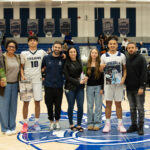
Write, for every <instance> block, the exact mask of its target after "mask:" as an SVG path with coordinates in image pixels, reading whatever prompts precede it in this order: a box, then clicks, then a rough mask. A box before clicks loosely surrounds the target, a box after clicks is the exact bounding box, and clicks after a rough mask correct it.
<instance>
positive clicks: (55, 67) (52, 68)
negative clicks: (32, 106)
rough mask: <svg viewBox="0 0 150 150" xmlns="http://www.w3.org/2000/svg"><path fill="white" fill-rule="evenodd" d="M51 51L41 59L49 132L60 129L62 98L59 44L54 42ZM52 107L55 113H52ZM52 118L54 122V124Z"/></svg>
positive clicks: (62, 60) (61, 68)
mask: <svg viewBox="0 0 150 150" xmlns="http://www.w3.org/2000/svg"><path fill="white" fill-rule="evenodd" d="M52 49H53V51H52V52H51V53H50V54H49V55H47V56H45V57H44V58H43V62H42V70H43V71H44V70H45V77H44V78H45V80H44V86H45V104H46V106H47V111H48V119H49V120H50V130H53V129H57V130H58V129H60V124H59V119H60V113H61V103H62V96H63V65H64V59H63V58H64V57H62V54H61V51H62V44H61V42H59V41H56V42H54V44H53V47H52ZM63 55H64V54H63ZM53 106H54V111H55V113H53ZM54 118H55V120H56V122H54Z"/></svg>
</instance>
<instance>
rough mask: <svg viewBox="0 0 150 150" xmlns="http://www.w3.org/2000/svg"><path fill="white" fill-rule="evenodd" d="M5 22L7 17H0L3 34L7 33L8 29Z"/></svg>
mask: <svg viewBox="0 0 150 150" xmlns="http://www.w3.org/2000/svg"><path fill="white" fill-rule="evenodd" d="M5 24H6V23H5V19H0V31H1V32H2V33H3V35H4V34H5V30H6V28H5V26H6V25H5Z"/></svg>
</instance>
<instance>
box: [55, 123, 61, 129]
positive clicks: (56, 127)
mask: <svg viewBox="0 0 150 150" xmlns="http://www.w3.org/2000/svg"><path fill="white" fill-rule="evenodd" d="M55 129H56V130H59V129H60V124H59V122H57V123H55Z"/></svg>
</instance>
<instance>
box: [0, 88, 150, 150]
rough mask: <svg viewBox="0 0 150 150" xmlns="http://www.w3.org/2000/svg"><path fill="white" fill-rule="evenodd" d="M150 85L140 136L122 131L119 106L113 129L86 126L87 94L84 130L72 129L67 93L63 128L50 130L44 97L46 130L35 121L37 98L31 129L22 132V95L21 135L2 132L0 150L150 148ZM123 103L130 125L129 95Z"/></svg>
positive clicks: (126, 124)
mask: <svg viewBox="0 0 150 150" xmlns="http://www.w3.org/2000/svg"><path fill="white" fill-rule="evenodd" d="M43 96H44V95H43ZM149 97H150V89H147V90H146V102H145V111H146V112H145V114H146V115H145V126H144V131H145V135H144V136H139V135H138V134H137V133H136V132H135V133H132V134H127V133H126V134H122V133H119V132H118V131H117V119H116V112H115V107H114V104H113V111H112V117H111V126H112V129H111V132H110V133H102V128H101V129H100V130H99V131H88V130H87V128H86V122H87V114H86V112H87V104H86V97H85V102H84V116H83V123H82V125H83V127H84V128H85V130H84V132H83V133H81V132H77V131H76V132H72V131H71V130H70V129H69V123H68V117H67V112H66V111H67V101H66V97H65V95H64V97H63V102H62V115H61V121H60V124H61V130H59V131H56V130H54V131H49V121H48V119H47V110H46V107H45V104H44V101H42V102H41V116H40V121H39V122H40V125H41V128H42V131H40V132H35V131H34V130H33V121H34V102H33V101H32V102H31V103H30V106H29V110H30V111H29V112H30V113H29V118H30V119H29V126H30V127H29V132H28V133H26V134H21V133H20V130H21V127H22V105H23V103H22V102H21V101H20V100H19V98H18V113H17V132H18V134H17V135H12V136H6V135H3V134H2V133H0V150H67V149H68V150H108V149H109V150H110V149H111V150H113V149H115V150H131V149H132V150H135V149H137V150H143V149H150V102H149ZM103 103H104V104H103V114H102V119H103V125H104V121H105V114H104V110H105V109H104V108H105V101H104V102H103ZM122 107H123V122H124V125H125V127H126V128H128V127H129V125H130V113H129V104H128V101H127V100H126V99H125V100H124V101H123V102H122ZM74 123H76V106H75V110H74Z"/></svg>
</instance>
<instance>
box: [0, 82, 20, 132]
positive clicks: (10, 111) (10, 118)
mask: <svg viewBox="0 0 150 150" xmlns="http://www.w3.org/2000/svg"><path fill="white" fill-rule="evenodd" d="M17 99H18V83H12V84H7V86H6V87H5V93H4V96H0V108H1V109H0V119H1V120H0V121H1V131H2V132H6V131H7V130H15V129H16V113H17Z"/></svg>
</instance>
